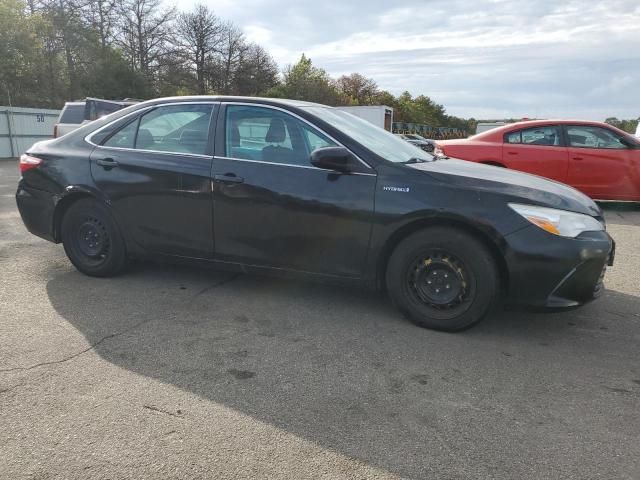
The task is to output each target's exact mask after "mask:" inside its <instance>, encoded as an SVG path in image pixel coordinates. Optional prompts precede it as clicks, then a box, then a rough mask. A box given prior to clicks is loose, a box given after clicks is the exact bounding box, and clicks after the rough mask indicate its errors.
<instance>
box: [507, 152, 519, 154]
mask: <svg viewBox="0 0 640 480" xmlns="http://www.w3.org/2000/svg"><path fill="white" fill-rule="evenodd" d="M507 153H508V154H509V155H517V154H518V152H507Z"/></svg>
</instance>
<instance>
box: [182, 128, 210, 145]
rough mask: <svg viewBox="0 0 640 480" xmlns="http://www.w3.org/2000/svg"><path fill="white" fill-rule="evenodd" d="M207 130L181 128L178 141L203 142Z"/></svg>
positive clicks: (205, 138)
mask: <svg viewBox="0 0 640 480" xmlns="http://www.w3.org/2000/svg"><path fill="white" fill-rule="evenodd" d="M206 140H207V132H206V131H204V130H183V131H182V133H181V134H180V143H188V142H205V141H206Z"/></svg>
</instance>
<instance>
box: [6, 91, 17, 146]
mask: <svg viewBox="0 0 640 480" xmlns="http://www.w3.org/2000/svg"><path fill="white" fill-rule="evenodd" d="M7 98H8V99H9V108H8V109H7V111H5V115H6V116H7V130H8V132H9V148H10V149H11V156H12V157H15V156H16V152H15V150H16V149H14V148H13V131H12V129H11V124H12V123H13V108H12V106H11V93H10V92H9V89H7ZM9 112H11V116H9Z"/></svg>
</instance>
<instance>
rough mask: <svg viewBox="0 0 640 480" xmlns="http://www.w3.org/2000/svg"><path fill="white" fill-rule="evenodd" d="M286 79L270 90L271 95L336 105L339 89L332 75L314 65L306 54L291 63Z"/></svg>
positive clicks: (285, 75) (285, 73)
mask: <svg viewBox="0 0 640 480" xmlns="http://www.w3.org/2000/svg"><path fill="white" fill-rule="evenodd" d="M283 75H284V81H283V83H282V84H281V85H278V86H276V87H275V88H273V89H271V90H270V92H269V95H270V96H273V97H281V98H292V99H295V100H306V101H309V102H318V103H324V104H326V105H336V104H337V102H338V95H339V94H338V91H337V90H336V89H335V87H334V85H333V82H332V80H331V77H329V74H328V73H327V72H326V71H324V70H323V69H322V68H318V67H314V66H313V63H312V62H311V59H310V58H307V57H306V56H305V55H304V54H302V57H300V60H299V61H298V63H296V64H295V65H289V66H288V67H287V68H286V69H285V70H284V72H283Z"/></svg>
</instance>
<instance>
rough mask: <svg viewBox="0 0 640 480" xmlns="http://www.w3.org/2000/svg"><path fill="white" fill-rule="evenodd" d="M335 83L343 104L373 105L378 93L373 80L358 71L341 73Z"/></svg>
mask: <svg viewBox="0 0 640 480" xmlns="http://www.w3.org/2000/svg"><path fill="white" fill-rule="evenodd" d="M335 84H336V88H337V90H338V93H339V94H340V97H341V98H340V103H342V104H344V105H373V104H374V103H375V100H376V97H377V96H378V93H379V91H378V85H377V84H376V82H375V80H373V79H372V78H367V77H365V76H364V75H361V74H359V73H352V74H351V75H343V76H341V77H340V78H338V80H336V83H335Z"/></svg>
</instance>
